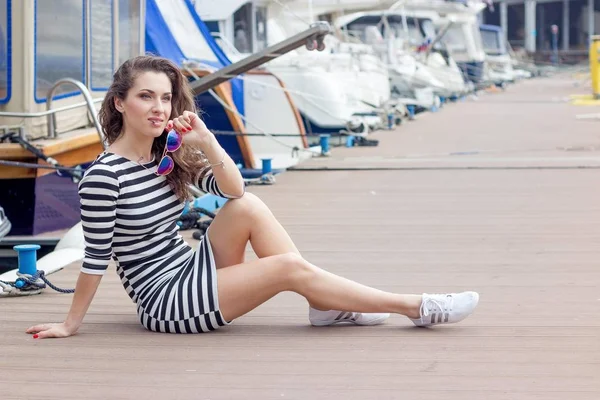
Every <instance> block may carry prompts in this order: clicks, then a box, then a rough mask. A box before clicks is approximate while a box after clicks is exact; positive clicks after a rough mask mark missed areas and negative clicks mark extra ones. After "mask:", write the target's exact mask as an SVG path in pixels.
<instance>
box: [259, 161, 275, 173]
mask: <svg viewBox="0 0 600 400" xmlns="http://www.w3.org/2000/svg"><path fill="white" fill-rule="evenodd" d="M261 160H262V174H263V175H265V174H269V173H271V171H272V170H273V169H272V167H271V160H272V158H261Z"/></svg>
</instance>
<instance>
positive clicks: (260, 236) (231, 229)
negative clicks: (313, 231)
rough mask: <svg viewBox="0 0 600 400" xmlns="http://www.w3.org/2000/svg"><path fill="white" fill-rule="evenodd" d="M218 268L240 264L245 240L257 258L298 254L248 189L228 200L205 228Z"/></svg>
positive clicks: (273, 219) (242, 259) (244, 249)
mask: <svg viewBox="0 0 600 400" xmlns="http://www.w3.org/2000/svg"><path fill="white" fill-rule="evenodd" d="M208 236H209V238H210V243H211V246H212V249H213V253H214V256H215V263H216V266H217V269H218V268H223V267H229V266H231V265H236V264H242V263H243V262H244V253H245V251H246V245H247V243H248V241H250V244H251V245H252V249H253V250H254V252H255V253H256V255H257V256H258V257H259V258H263V257H269V256H275V255H278V254H285V253H296V254H300V252H299V251H298V249H297V248H296V246H295V245H294V242H293V241H292V239H291V238H290V236H289V235H288V233H287V232H286V231H285V229H284V228H283V227H282V226H281V224H280V223H279V221H277V219H276V218H275V216H274V215H273V213H271V210H269V208H268V207H267V206H266V205H265V204H264V203H263V202H262V200H260V199H259V198H258V197H256V196H255V195H253V194H252V193H246V194H244V196H242V197H241V198H240V199H235V200H229V201H228V202H227V203H225V205H224V206H223V208H221V209H220V210H219V212H218V213H217V215H216V217H215V219H214V220H213V222H212V223H211V224H210V229H209V231H208Z"/></svg>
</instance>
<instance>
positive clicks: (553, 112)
mask: <svg viewBox="0 0 600 400" xmlns="http://www.w3.org/2000/svg"><path fill="white" fill-rule="evenodd" d="M576 83H577V82H576V81H575V80H574V78H573V76H572V75H569V74H563V75H559V76H555V77H552V78H539V79H536V80H531V81H526V82H521V83H518V84H516V85H513V86H511V87H509V89H508V90H507V91H506V92H503V93H490V94H486V95H482V96H481V97H480V98H479V99H478V100H477V101H475V100H472V99H467V100H466V101H464V102H457V103H454V104H449V105H447V106H446V107H445V108H444V109H443V110H441V111H440V112H438V113H433V114H428V115H423V116H422V117H419V118H418V119H417V120H416V121H413V122H410V123H406V124H405V125H403V126H401V127H399V128H398V129H396V130H394V131H382V132H378V133H375V134H373V135H372V137H373V138H377V139H379V140H380V145H379V146H378V147H360V148H350V149H347V148H333V149H332V152H333V156H332V157H329V158H318V159H313V160H310V161H308V162H306V163H303V164H302V165H300V166H299V167H298V168H297V169H303V170H302V171H300V170H295V171H289V172H287V173H285V174H283V175H280V176H278V177H277V183H276V185H274V186H251V187H249V191H251V192H253V193H256V194H257V195H259V196H260V197H261V198H262V199H263V200H264V201H265V202H266V203H267V204H268V205H269V206H270V207H271V208H272V210H273V212H274V214H275V215H276V216H277V217H278V218H279V219H280V220H281V222H282V223H283V225H284V226H285V227H286V228H287V229H288V231H289V232H290V234H291V236H292V237H293V239H294V240H295V241H296V242H297V245H298V247H299V249H300V250H301V251H302V253H303V255H304V256H305V257H306V258H307V259H308V260H310V261H311V262H313V263H314V264H316V265H319V266H321V267H323V268H325V269H327V270H329V271H331V272H334V273H337V274H342V275H344V276H346V277H348V278H351V279H355V280H357V281H360V282H362V283H365V284H368V285H373V286H375V287H377V288H380V289H384V290H390V291H395V292H410V293H421V292H423V291H425V292H445V291H460V290H477V291H479V293H480V295H481V301H480V305H479V307H478V309H477V310H476V312H475V313H474V314H473V315H472V316H471V317H470V318H468V319H467V320H465V321H464V322H462V323H460V324H457V325H448V326H440V327H436V328H434V329H418V328H414V327H412V324H411V323H410V321H408V320H407V319H406V318H404V317H401V316H393V317H392V318H390V320H389V321H388V322H387V323H386V324H384V325H381V326H376V327H355V326H336V327H327V328H314V327H311V326H309V324H308V319H307V311H308V309H307V305H306V303H305V302H304V301H303V299H301V298H300V297H299V296H297V295H295V294H290V293H285V294H281V295H279V296H277V297H276V298H275V299H273V300H271V301H269V302H268V303H266V304H264V305H262V306H260V307H259V308H257V309H256V310H254V311H253V312H251V313H250V314H248V315H247V316H244V317H242V318H240V319H238V320H236V321H235V322H234V323H233V324H232V325H231V326H228V327H225V328H223V329H221V330H219V331H217V332H214V333H210V334H201V335H169V334H156V333H151V332H147V331H145V330H144V329H143V328H142V327H141V326H140V325H139V324H138V322H137V317H136V314H135V307H134V304H133V303H132V302H131V301H130V300H129V298H128V297H127V295H126V294H125V292H124V290H123V289H122V287H121V285H120V282H119V280H118V279H117V276H116V274H115V273H114V272H113V273H108V274H107V275H106V276H105V278H104V280H103V282H102V284H101V286H100V289H99V292H98V294H97V296H96V298H95V300H94V302H93V304H92V306H91V308H90V310H89V313H88V316H87V317H86V320H85V324H84V326H83V327H82V328H81V330H80V333H79V334H78V335H76V336H74V337H71V338H68V339H60V340H33V339H32V338H31V337H30V336H29V335H26V334H25V333H24V330H25V328H27V327H28V326H30V325H32V324H35V323H42V322H52V321H60V320H61V319H62V318H64V316H65V314H66V312H67V311H68V308H69V305H70V302H71V296H70V295H61V294H57V293H55V292H53V291H50V290H48V291H46V292H44V293H43V294H41V295H38V296H33V297H29V298H10V299H2V300H0V335H1V337H2V345H1V347H0V348H1V352H0V386H1V387H3V394H2V398H3V399H23V398H35V399H58V398H60V399H80V398H86V399H129V398H133V397H138V398H169V399H179V398H182V399H183V398H186V399H189V398H193V399H211V400H215V399H230V398H235V399H261V400H266V399H392V398H394V399H396V398H397V399H414V400H429V399H432V400H433V399H435V400H438V399H440V398H443V399H447V400H451V399H461V400H464V399H483V398H485V399H486V400H499V399H510V400H522V399H537V400H542V399H543V400H565V399H578V400H597V399H598V398H599V397H600V341H599V340H598V339H599V338H600V291H599V288H600V270H599V269H598V259H600V246H599V245H598V243H599V242H600V191H599V190H598V182H599V180H600V137H599V134H598V132H599V131H598V129H599V128H598V127H599V125H598V122H594V121H582V120H577V119H576V118H575V115H576V114H579V113H587V112H590V110H592V111H593V109H591V108H583V107H575V106H572V105H570V104H569V103H568V101H567V100H568V96H569V94H572V93H584V92H585V91H587V88H585V87H577V86H576V85H575V84H576ZM374 168H375V169H376V170H370V169H374ZM326 169H332V170H331V171H326ZM351 169H356V170H351ZM185 234H186V237H188V238H189V232H185ZM189 240H190V241H191V242H193V239H189ZM248 254H249V257H252V255H251V254H250V253H248ZM77 273H78V266H76V265H73V266H72V267H70V268H68V269H66V270H64V271H61V272H59V273H57V274H55V275H52V276H51V278H52V281H53V282H54V283H55V284H57V285H59V286H63V287H73V286H74V284H75V280H76V278H77Z"/></svg>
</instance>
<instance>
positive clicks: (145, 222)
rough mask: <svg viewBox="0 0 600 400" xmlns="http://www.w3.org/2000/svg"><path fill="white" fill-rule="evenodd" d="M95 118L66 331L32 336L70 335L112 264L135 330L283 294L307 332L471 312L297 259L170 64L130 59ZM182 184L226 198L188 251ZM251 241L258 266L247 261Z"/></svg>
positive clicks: (238, 312)
mask: <svg viewBox="0 0 600 400" xmlns="http://www.w3.org/2000/svg"><path fill="white" fill-rule="evenodd" d="M100 121H101V123H102V127H103V130H104V134H105V136H106V139H107V142H108V144H109V147H108V148H107V150H106V151H105V152H103V153H102V154H100V155H99V156H98V158H97V159H96V161H95V162H94V163H93V164H92V166H91V167H90V168H89V169H88V170H87V171H86V173H85V176H84V178H83V179H82V181H81V182H80V185H79V193H80V197H81V220H82V224H83V231H84V235H85V243H86V251H85V258H84V260H83V265H82V269H81V272H80V274H79V278H78V281H77V285H76V288H75V295H74V297H73V302H72V305H71V309H70V311H69V313H68V315H67V318H66V319H65V321H64V322H62V323H56V324H42V325H36V326H33V327H30V328H29V329H27V332H28V333H31V334H34V336H33V337H34V338H50V337H67V336H71V335H73V334H75V333H76V332H77V330H78V329H79V327H80V326H81V323H82V321H83V318H84V316H85V314H86V311H87V309H88V307H89V305H90V303H91V302H92V299H93V297H94V294H95V293H96V290H97V288H98V285H99V283H100V280H101V278H102V275H103V274H104V273H105V271H106V269H107V267H108V264H109V261H110V259H111V258H113V259H114V260H115V261H116V265H117V273H118V274H119V276H120V278H121V281H122V284H123V287H124V288H125V290H126V292H127V293H128V294H129V296H130V297H131V299H132V300H133V301H134V302H135V303H136V304H137V313H138V316H139V319H140V322H141V323H142V325H143V326H144V327H146V328H147V329H149V330H152V331H158V332H168V333H198V332H208V331H211V330H214V329H217V328H219V327H221V326H224V325H227V324H229V323H230V322H231V321H233V320H234V319H236V318H238V317H240V316H242V315H244V314H246V313H247V312H249V311H251V310H252V309H254V308H256V307H257V306H259V305H260V304H262V303H264V302H265V301H267V300H269V299H270V298H272V297H274V296H275V295H276V294H278V293H280V292H283V291H293V292H296V293H298V294H300V295H302V296H304V297H305V298H306V299H307V300H308V303H309V306H310V307H309V321H310V323H311V324H313V325H315V326H324V325H331V324H334V323H338V322H349V323H354V324H358V325H375V324H380V323H382V322H383V321H385V320H386V319H387V318H388V317H389V314H388V313H397V314H402V315H405V316H407V317H409V318H410V319H411V320H412V321H413V322H414V323H415V325H417V326H426V325H434V324H443V323H452V322H458V321H461V320H462V319H464V318H466V317H467V316H468V315H469V314H471V313H472V311H473V310H474V308H475V307H476V306H477V303H478V300H479V296H478V294H477V293H475V292H464V293H453V294H443V295H440V294H435V295H430V294H423V295H408V294H394V293H387V292H384V291H381V290H377V289H373V288H370V287H367V286H363V285H360V284H358V283H355V282H352V281H350V280H347V279H344V278H341V277H339V276H336V275H333V274H331V273H329V272H327V271H324V270H322V269H320V268H317V267H316V266H314V265H312V264H310V263H309V262H308V261H306V260H305V259H303V258H302V257H301V256H300V253H299V252H298V249H297V248H296V246H295V245H294V243H293V242H292V240H291V239H290V237H289V236H288V234H287V233H286V231H285V230H284V229H283V227H282V226H281V225H280V224H279V222H278V221H277V220H276V219H275V217H274V216H273V214H272V213H271V212H270V211H269V209H268V208H267V207H266V206H265V204H264V203H263V202H262V201H261V200H259V199H258V198H257V197H256V196H254V195H252V194H250V193H245V186H244V181H243V179H242V177H241V175H240V172H239V171H238V169H237V167H236V165H235V164H234V162H233V161H232V160H231V158H229V156H228V155H227V154H226V153H225V151H224V150H223V149H222V148H221V146H220V145H219V143H218V142H217V140H216V139H215V136H214V135H213V134H212V133H211V132H210V131H209V130H208V129H207V128H206V125H205V124H204V123H203V122H202V120H201V119H200V118H199V117H198V116H197V115H196V113H195V107H194V98H193V96H192V93H191V91H190V89H189V87H188V85H187V80H186V79H185V77H184V76H183V75H182V74H181V72H180V71H179V69H178V68H177V66H176V65H174V64H173V63H171V62H170V61H168V60H166V59H163V58H159V57H152V56H141V57H136V58H133V59H131V60H129V61H126V62H125V63H124V64H123V65H122V66H121V67H120V68H119V69H118V71H117V72H116V73H115V75H114V81H113V84H112V85H111V87H110V89H109V91H108V93H107V96H106V98H105V100H104V103H103V104H102V108H101V111H100ZM190 184H197V185H198V186H200V187H201V188H202V189H203V190H205V191H207V192H210V193H213V194H215V195H218V196H222V197H226V198H229V199H230V200H229V201H228V202H227V203H226V204H225V206H223V207H222V208H221V210H220V211H219V212H218V214H217V216H216V218H215V219H214V221H213V222H212V224H211V226H210V228H209V230H208V231H207V233H206V234H205V235H204V237H203V239H202V240H201V241H200V244H199V245H198V248H197V249H196V250H195V251H194V250H193V249H192V248H190V246H189V245H188V244H187V243H186V242H184V241H183V239H182V238H181V236H180V235H179V233H178V227H177V224H176V222H177V219H178V217H179V216H180V214H181V212H182V210H183V207H184V202H185V201H186V200H187V199H188V197H189V194H188V185H190ZM248 241H250V243H251V245H252V248H253V250H254V251H255V253H256V254H257V256H258V257H259V259H258V260H256V261H252V262H245V261H244V252H245V248H246V244H247V243H248Z"/></svg>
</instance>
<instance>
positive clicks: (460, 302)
mask: <svg viewBox="0 0 600 400" xmlns="http://www.w3.org/2000/svg"><path fill="white" fill-rule="evenodd" d="M477 303H479V294H478V293H477V292H462V293H449V294H427V293H423V301H422V303H421V318H419V319H412V318H410V320H411V321H412V322H413V323H414V324H415V325H416V326H430V325H437V324H453V323H455V322H459V321H462V320H463V319H465V318H467V317H468V316H469V315H470V314H471V313H472V312H473V310H475V307H477Z"/></svg>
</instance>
